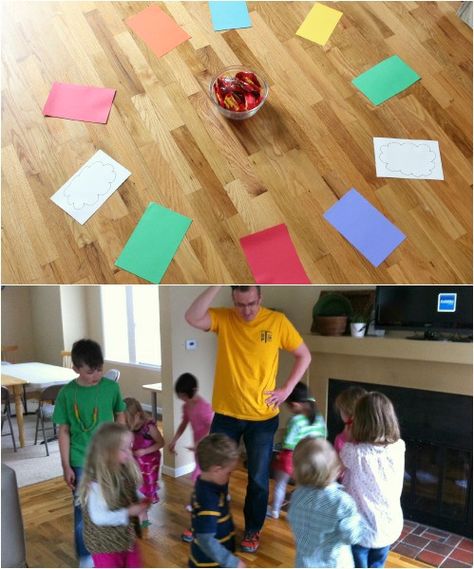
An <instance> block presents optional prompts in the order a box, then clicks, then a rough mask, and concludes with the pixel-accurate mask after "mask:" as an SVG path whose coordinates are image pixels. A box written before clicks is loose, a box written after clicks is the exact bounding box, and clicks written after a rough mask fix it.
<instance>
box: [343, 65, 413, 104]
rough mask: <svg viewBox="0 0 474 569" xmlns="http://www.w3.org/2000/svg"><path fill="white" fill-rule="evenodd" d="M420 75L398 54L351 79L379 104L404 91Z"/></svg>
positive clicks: (371, 99)
mask: <svg viewBox="0 0 474 569" xmlns="http://www.w3.org/2000/svg"><path fill="white" fill-rule="evenodd" d="M418 79H421V77H420V76H419V75H418V73H416V72H415V71H413V69H412V68H411V67H409V66H408V65H407V64H406V63H405V62H404V61H403V60H401V59H400V58H399V57H398V55H392V57H389V58H388V59H384V60H383V61H381V62H380V63H377V65H375V66H374V67H371V68H370V69H369V70H367V71H365V72H364V73H362V74H361V75H359V76H358V77H356V78H355V79H353V80H352V83H353V84H354V85H355V86H356V87H357V89H359V91H362V93H364V95H365V96H366V97H367V98H368V99H369V100H370V102H371V103H373V104H374V105H380V103H383V102H384V101H386V100H387V99H390V97H393V96H394V95H397V94H398V93H400V92H401V91H404V90H405V89H407V88H408V87H410V85H413V83H415V82H416V81H418Z"/></svg>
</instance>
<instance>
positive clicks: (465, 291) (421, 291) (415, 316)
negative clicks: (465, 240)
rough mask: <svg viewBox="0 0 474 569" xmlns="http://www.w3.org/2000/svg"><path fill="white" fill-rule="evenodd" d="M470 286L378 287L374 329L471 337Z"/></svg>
mask: <svg viewBox="0 0 474 569" xmlns="http://www.w3.org/2000/svg"><path fill="white" fill-rule="evenodd" d="M472 291H473V289H472V286H449V285H447V286H402V285H398V286H378V287H377V288H376V293H375V328H376V329H378V330H380V329H385V330H413V331H424V336H422V337H424V338H425V339H433V340H434V339H437V337H436V336H437V335H438V333H446V332H448V333H451V334H452V335H453V334H459V335H464V336H467V335H470V336H471V337H472Z"/></svg>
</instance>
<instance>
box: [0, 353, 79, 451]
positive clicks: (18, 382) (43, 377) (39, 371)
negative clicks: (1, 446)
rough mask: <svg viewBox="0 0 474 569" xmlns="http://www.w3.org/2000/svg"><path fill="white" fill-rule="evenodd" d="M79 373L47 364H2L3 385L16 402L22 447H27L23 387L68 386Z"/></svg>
mask: <svg viewBox="0 0 474 569" xmlns="http://www.w3.org/2000/svg"><path fill="white" fill-rule="evenodd" d="M77 375H78V374H77V373H76V372H75V371H74V370H73V369H71V368H67V367H62V366H56V365H52V364H45V363H41V362H25V363H19V364H2V368H1V384H2V385H4V386H6V387H11V388H12V391H13V396H14V401H15V413H16V422H17V425H18V438H19V441H20V447H24V446H25V426H24V420H23V402H22V394H23V387H24V386H26V385H34V386H37V387H38V389H43V388H45V387H48V386H49V385H61V384H66V383H68V382H69V381H71V380H73V379H75V378H76V377H77Z"/></svg>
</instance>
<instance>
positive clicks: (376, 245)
mask: <svg viewBox="0 0 474 569" xmlns="http://www.w3.org/2000/svg"><path fill="white" fill-rule="evenodd" d="M324 218H325V219H326V220H327V221H329V223H330V224H331V225H332V226H334V227H335V228H336V229H337V230H338V231H339V233H341V234H342V235H343V236H344V237H345V238H346V239H347V240H348V241H349V243H351V244H352V245H353V246H354V247H355V248H356V249H357V250H358V251H359V252H360V253H362V255H364V257H366V259H368V260H369V261H370V262H371V263H372V265H374V266H375V267H378V266H379V265H380V263H382V261H384V260H385V259H386V258H387V257H388V256H389V255H390V253H391V252H392V251H393V250H394V249H396V247H398V246H399V245H400V243H401V242H402V241H403V240H404V239H406V235H404V234H403V233H402V232H401V231H400V230H399V229H398V227H396V226H395V225H393V223H391V222H390V221H389V220H388V219H387V218H386V217H385V216H384V215H383V214H381V213H380V211H379V210H378V209H377V208H375V207H374V206H373V205H372V204H371V203H370V202H369V201H367V200H366V199H365V198H364V197H363V196H361V195H360V194H359V192H358V191H357V190H355V189H354V188H352V189H351V190H349V191H348V192H347V193H346V194H345V195H344V196H343V197H342V198H341V199H340V200H339V201H338V202H337V203H336V204H335V205H333V206H332V207H330V208H329V209H328V210H327V211H326V213H325V214H324Z"/></svg>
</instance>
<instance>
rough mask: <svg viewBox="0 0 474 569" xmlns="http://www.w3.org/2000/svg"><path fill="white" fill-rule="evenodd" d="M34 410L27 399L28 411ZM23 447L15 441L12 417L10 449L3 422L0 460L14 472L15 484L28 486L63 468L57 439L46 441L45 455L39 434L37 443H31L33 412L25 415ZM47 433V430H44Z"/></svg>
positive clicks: (48, 477) (6, 430) (6, 427)
mask: <svg viewBox="0 0 474 569" xmlns="http://www.w3.org/2000/svg"><path fill="white" fill-rule="evenodd" d="M30 407H31V409H35V405H34V402H32V404H30V401H28V410H29V409H30ZM24 420H25V446H24V447H23V448H20V444H19V441H18V426H17V424H16V419H15V418H14V417H12V423H13V432H14V433H15V441H16V445H17V452H14V451H13V444H12V439H11V436H9V435H6V433H8V423H7V422H5V424H4V425H3V432H2V462H3V463H4V464H7V465H8V466H10V468H13V470H14V471H15V473H16V476H17V481H18V486H19V487H20V488H21V487H22V486H28V485H30V484H35V483H36V482H43V481H44V480H50V479H51V478H56V477H57V476H62V474H63V469H62V467H61V458H60V455H59V447H58V441H57V440H55V441H52V442H50V443H48V450H49V456H46V449H45V447H44V445H43V444H39V443H40V442H41V441H42V440H43V437H42V435H41V431H40V434H39V435H38V444H37V445H35V444H33V443H34V440H35V426H36V415H35V414H31V415H25V417H24ZM47 435H48V431H47Z"/></svg>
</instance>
